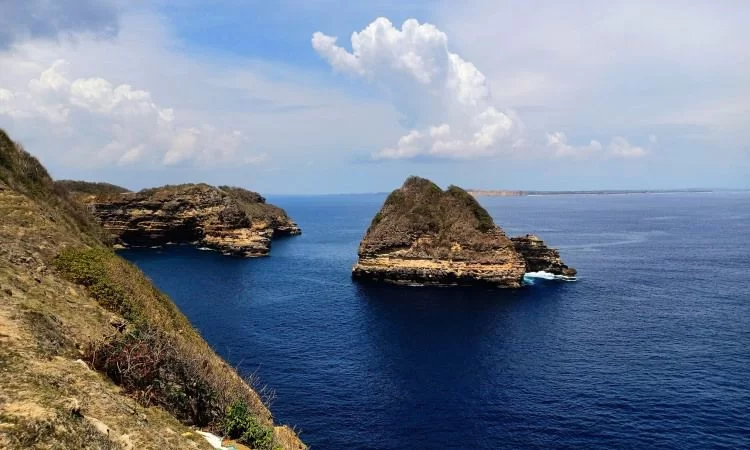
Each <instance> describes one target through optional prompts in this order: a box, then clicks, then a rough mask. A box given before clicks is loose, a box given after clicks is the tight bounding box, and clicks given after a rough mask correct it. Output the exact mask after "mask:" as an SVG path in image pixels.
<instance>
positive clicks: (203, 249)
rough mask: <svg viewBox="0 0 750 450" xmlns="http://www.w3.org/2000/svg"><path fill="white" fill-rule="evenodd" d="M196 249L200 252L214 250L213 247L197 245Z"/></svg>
mask: <svg viewBox="0 0 750 450" xmlns="http://www.w3.org/2000/svg"><path fill="white" fill-rule="evenodd" d="M198 250H200V251H202V252H213V251H214V249H212V248H209V247H198Z"/></svg>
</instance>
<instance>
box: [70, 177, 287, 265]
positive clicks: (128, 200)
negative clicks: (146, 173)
mask: <svg viewBox="0 0 750 450" xmlns="http://www.w3.org/2000/svg"><path fill="white" fill-rule="evenodd" d="M68 184H69V185H70V182H68ZM98 186H99V184H97V185H90V186H86V185H85V183H84V184H83V185H81V184H80V182H79V184H78V185H72V186H70V188H71V189H73V191H72V192H73V194H74V195H75V197H76V199H77V200H78V201H81V202H83V203H84V204H86V205H87V206H88V207H89V210H90V212H91V213H92V214H93V215H94V216H95V217H96V218H97V219H98V220H99V222H100V223H101V224H102V226H104V228H105V229H106V230H107V231H109V232H110V233H111V234H112V236H113V237H114V239H115V241H116V242H117V243H119V244H121V245H124V246H137V247H144V246H161V245H165V244H169V243H174V244H180V243H191V244H194V245H196V246H198V247H206V248H211V249H215V250H218V251H220V252H222V253H224V254H226V255H236V256H245V257H252V256H265V255H268V253H269V251H270V248H271V239H272V238H273V237H278V236H285V235H296V234H300V233H301V230H300V228H299V227H298V226H297V224H296V223H294V222H293V221H292V220H291V219H290V218H289V217H288V216H287V214H286V212H284V210H283V209H281V208H279V207H277V206H274V205H271V204H268V203H266V200H265V199H264V198H263V197H262V196H261V195H260V194H258V193H255V192H251V191H248V190H245V189H242V188H237V187H229V186H221V187H214V186H209V185H207V184H183V185H176V186H163V187H158V188H152V189H144V190H142V191H139V192H115V191H113V189H112V188H110V187H109V186H111V185H109V186H104V188H106V189H107V191H104V192H102V191H101V190H98Z"/></svg>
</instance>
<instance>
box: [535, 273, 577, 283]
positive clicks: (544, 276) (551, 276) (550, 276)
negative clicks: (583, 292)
mask: <svg viewBox="0 0 750 450" xmlns="http://www.w3.org/2000/svg"><path fill="white" fill-rule="evenodd" d="M523 278H524V280H525V281H528V282H529V283H531V284H533V282H534V279H535V278H536V279H542V280H561V281H576V277H566V276H565V275H555V274H554V273H550V272H545V271H543V270H541V271H539V272H526V273H525V274H523Z"/></svg>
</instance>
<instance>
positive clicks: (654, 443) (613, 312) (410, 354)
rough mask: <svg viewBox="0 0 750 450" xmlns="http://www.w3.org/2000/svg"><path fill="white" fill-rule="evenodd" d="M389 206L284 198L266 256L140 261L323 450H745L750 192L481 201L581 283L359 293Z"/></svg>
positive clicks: (134, 256) (158, 256) (359, 199)
mask: <svg viewBox="0 0 750 450" xmlns="http://www.w3.org/2000/svg"><path fill="white" fill-rule="evenodd" d="M384 198H385V197H384V196H383V195H353V196H324V197H280V198H272V199H270V201H272V202H273V203H275V204H277V205H279V206H281V207H283V208H285V209H286V210H287V212H288V213H289V214H290V215H291V216H292V217H293V218H294V219H295V220H296V221H297V222H298V223H299V224H300V226H301V227H302V229H303V232H304V234H303V235H301V236H298V237H292V238H286V239H281V240H277V241H275V242H274V244H273V250H272V252H271V254H272V256H270V257H268V258H262V259H250V260H246V259H235V258H231V257H224V256H221V255H219V254H217V253H214V252H207V251H198V250H195V249H191V248H188V247H171V248H168V249H165V250H128V251H124V252H123V253H122V254H123V255H124V256H125V257H126V258H128V259H129V260H131V261H133V262H134V263H135V264H137V265H138V266H139V267H140V268H141V269H142V270H143V271H145V272H146V274H147V275H148V276H150V277H151V278H152V279H153V280H154V281H155V282H156V284H157V285H158V286H159V287H160V288H161V289H163V290H164V291H166V292H167V293H168V294H170V295H171V296H172V298H173V299H174V301H175V302H176V303H177V305H179V307H180V308H181V309H182V311H183V312H184V313H185V314H186V315H187V316H188V317H189V318H190V320H191V321H192V323H193V324H194V325H195V326H196V327H197V328H198V329H199V330H200V331H201V333H203V335H204V336H205V338H206V339H207V341H208V342H209V343H210V344H211V345H212V346H213V347H214V348H215V349H216V350H217V352H218V353H219V354H221V355H222V356H223V357H224V358H226V359H227V360H228V361H229V362H230V363H231V364H233V365H235V366H237V367H239V369H240V370H241V371H242V372H244V373H245V374H250V373H255V374H256V375H257V376H258V377H259V378H260V379H261V380H262V382H263V383H264V384H266V385H267V386H268V387H270V388H272V389H274V390H275V391H276V399H275V401H274V403H273V406H272V409H273V412H274V414H275V416H276V418H277V420H278V421H280V422H283V423H289V424H293V425H296V427H297V428H298V430H300V431H301V436H302V438H303V439H304V440H305V442H306V443H308V444H309V445H310V446H311V448H313V449H447V448H462V449H464V448H465V449H499V448H514V449H520V448H542V447H543V448H589V447H597V448H673V449H690V448H719V447H724V448H742V447H744V448H749V447H750V281H749V277H750V193H706V194H697V193H693V194H684V193H683V194H645V195H644V194H632V195H601V196H597V195H560V196H537V197H484V198H481V199H480V201H481V203H482V204H483V205H484V206H485V207H486V208H487V209H488V210H489V211H490V213H491V214H492V216H493V217H494V218H495V221H496V222H497V223H498V224H499V225H501V226H502V227H503V228H504V229H505V231H506V232H507V233H508V234H509V235H515V234H521V233H526V232H531V231H533V232H535V233H537V234H538V235H540V236H541V237H542V238H543V239H544V240H545V241H547V242H548V243H549V244H551V245H553V246H555V247H558V248H560V251H561V253H562V256H563V259H564V261H565V262H566V263H567V264H569V265H571V266H574V267H576V268H577V269H578V272H579V279H578V281H576V282H564V281H548V280H542V279H536V280H531V281H533V285H529V286H526V287H525V288H523V289H519V290H490V289H464V288H419V287H396V286H385V285H372V284H359V283H356V282H353V281H352V280H351V279H350V273H351V267H352V265H353V264H354V262H355V260H356V254H357V246H358V243H359V240H360V239H361V238H362V236H363V234H364V232H365V230H366V229H367V226H368V225H369V222H370V220H371V218H372V217H373V215H374V214H375V213H376V212H377V211H378V209H379V208H380V206H381V204H382V202H383V200H384Z"/></svg>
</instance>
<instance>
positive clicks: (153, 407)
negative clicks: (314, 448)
mask: <svg viewBox="0 0 750 450" xmlns="http://www.w3.org/2000/svg"><path fill="white" fill-rule="evenodd" d="M106 235H107V234H106V232H105V231H104V230H103V229H102V228H101V227H100V226H99V225H98V224H97V223H95V221H94V220H93V219H91V218H90V216H89V215H88V214H87V212H86V209H85V208H84V207H83V206H81V205H80V204H79V203H77V202H75V201H73V200H72V199H71V198H70V197H69V196H68V193H67V191H66V189H65V187H64V186H60V185H55V184H53V182H52V179H51V178H50V176H49V174H48V173H47V171H46V170H45V169H44V167H43V166H42V165H41V164H40V163H39V162H38V161H37V160H36V159H35V158H33V157H32V156H31V155H29V154H28V153H26V152H25V151H24V150H23V149H21V148H20V146H18V145H16V144H15V143H13V142H12V141H11V140H10V139H9V137H8V136H7V135H6V134H5V132H3V131H2V130H0V448H2V449H37V448H38V449H42V448H43V449H63V450H64V449H76V450H78V449H92V450H93V449H125V450H128V449H129V450H132V449H166V448H170V449H210V448H212V447H211V446H210V445H209V444H208V443H207V442H206V441H205V440H204V439H203V438H202V437H201V436H200V435H198V434H197V433H196V428H199V429H202V430H209V431H213V432H215V433H221V434H230V430H228V429H227V426H226V423H227V421H226V417H227V416H229V415H231V417H232V418H234V419H235V421H240V422H242V423H243V424H248V427H247V428H249V425H252V433H245V434H242V435H240V433H238V432H237V427H233V429H232V430H231V431H234V432H235V434H236V436H234V437H238V438H239V439H240V440H241V441H243V442H244V443H246V444H247V445H249V446H250V447H252V448H258V449H266V450H271V449H276V448H284V449H304V448H305V446H304V444H302V442H300V441H299V439H298V438H297V437H296V435H295V433H294V432H293V431H292V430H291V429H290V428H288V427H283V426H275V425H274V423H273V417H272V415H271V412H270V411H269V410H268V408H267V407H266V405H265V404H264V402H263V399H262V398H261V396H260V395H259V394H258V393H257V392H256V391H254V390H253V389H252V388H251V386H250V385H248V383H246V382H245V380H243V378H242V377H241V376H240V375H239V374H237V373H236V372H235V371H234V370H233V369H232V368H231V367H230V366H229V365H228V364H227V363H226V362H224V361H223V360H222V359H221V358H220V357H219V356H217V355H216V354H215V353H214V352H213V350H212V349H211V348H210V347H209V345H208V344H207V343H206V342H205V341H204V340H203V339H202V338H201V336H200V334H199V333H198V332H197V330H195V329H194V328H193V327H192V326H191V324H190V322H189V321H188V320H187V318H186V317H185V316H184V315H183V314H182V313H181V312H180V311H179V310H178V309H177V307H176V306H175V305H174V303H173V302H172V301H171V300H170V299H169V297H167V296H166V295H165V294H163V293H161V292H160V291H159V290H158V289H157V288H156V287H155V286H154V285H153V284H152V283H151V282H150V281H149V280H148V278H146V276H145V275H144V274H143V273H142V272H141V271H140V270H138V269H137V268H136V267H135V266H133V265H132V264H130V263H128V262H127V261H125V260H124V259H122V258H120V257H119V256H118V255H117V254H116V253H115V252H113V251H112V250H111V249H110V248H109V247H108V246H107V245H106V243H105V241H104V240H105V238H106ZM240 413H241V414H240Z"/></svg>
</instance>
